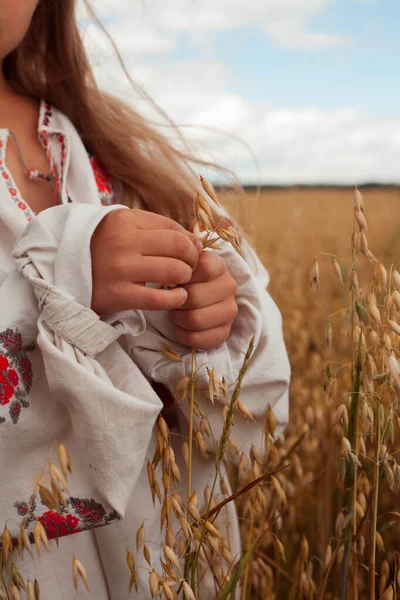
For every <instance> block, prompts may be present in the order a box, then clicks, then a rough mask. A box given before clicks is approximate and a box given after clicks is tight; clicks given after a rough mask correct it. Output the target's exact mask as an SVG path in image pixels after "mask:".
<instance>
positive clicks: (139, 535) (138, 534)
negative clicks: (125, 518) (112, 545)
mask: <svg viewBox="0 0 400 600" xmlns="http://www.w3.org/2000/svg"><path fill="white" fill-rule="evenodd" d="M144 534H145V532H144V523H142V524H141V526H140V527H139V529H138V530H137V532H136V550H137V552H139V550H140V548H141V546H142V544H143V541H144Z"/></svg>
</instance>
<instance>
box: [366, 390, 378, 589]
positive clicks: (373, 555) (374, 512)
mask: <svg viewBox="0 0 400 600" xmlns="http://www.w3.org/2000/svg"><path fill="white" fill-rule="evenodd" d="M380 409H381V399H380V398H378V401H377V405H376V413H377V414H376V444H375V469H374V485H373V488H372V489H373V495H374V496H373V505H372V520H371V558H370V564H369V599H370V600H375V559H376V525H377V520H378V498H379V456H380V451H381V410H380Z"/></svg>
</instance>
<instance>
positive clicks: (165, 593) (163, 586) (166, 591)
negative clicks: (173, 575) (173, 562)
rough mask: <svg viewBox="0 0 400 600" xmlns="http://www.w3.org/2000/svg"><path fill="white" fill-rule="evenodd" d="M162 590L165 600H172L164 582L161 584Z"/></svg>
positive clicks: (172, 596) (171, 595)
mask: <svg viewBox="0 0 400 600" xmlns="http://www.w3.org/2000/svg"><path fill="white" fill-rule="evenodd" d="M162 589H163V592H164V596H165V597H166V598H167V600H174V595H173V593H172V591H171V588H170V587H169V585H168V584H167V582H166V581H163V582H162Z"/></svg>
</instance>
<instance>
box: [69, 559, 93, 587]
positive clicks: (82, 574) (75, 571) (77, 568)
mask: <svg viewBox="0 0 400 600" xmlns="http://www.w3.org/2000/svg"><path fill="white" fill-rule="evenodd" d="M79 578H81V579H82V581H83V583H84V584H85V587H86V589H87V590H88V592H90V587H89V581H88V578H87V574H86V569H85V567H84V566H83V564H82V563H81V561H80V560H78V559H77V558H76V556H75V555H74V556H73V558H72V579H73V582H74V587H75V589H76V590H77V589H78V580H79Z"/></svg>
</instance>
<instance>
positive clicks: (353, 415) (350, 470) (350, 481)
mask: <svg viewBox="0 0 400 600" xmlns="http://www.w3.org/2000/svg"><path fill="white" fill-rule="evenodd" d="M360 342H361V340H360ZM360 346H361V343H359V348H358V354H357V361H356V366H355V377H354V384H353V390H352V398H351V404H350V410H349V427H348V432H347V435H348V440H349V442H350V445H351V448H352V450H353V449H354V447H355V436H356V430H357V419H358V402H359V395H360V384H361V347H360ZM353 485H356V483H355V482H354V464H353V462H352V461H349V462H348V464H347V468H346V477H345V490H346V492H347V494H348V499H347V514H349V513H350V512H351V510H352V507H353V496H352V494H351V487H352V486H353ZM355 517H356V516H355V515H353V519H355ZM352 537H353V526H352V525H351V524H350V525H349V528H348V531H347V533H346V541H345V546H344V558H343V571H342V586H341V590H340V600H345V599H346V590H347V576H348V571H349V562H350V549H351V540H352Z"/></svg>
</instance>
